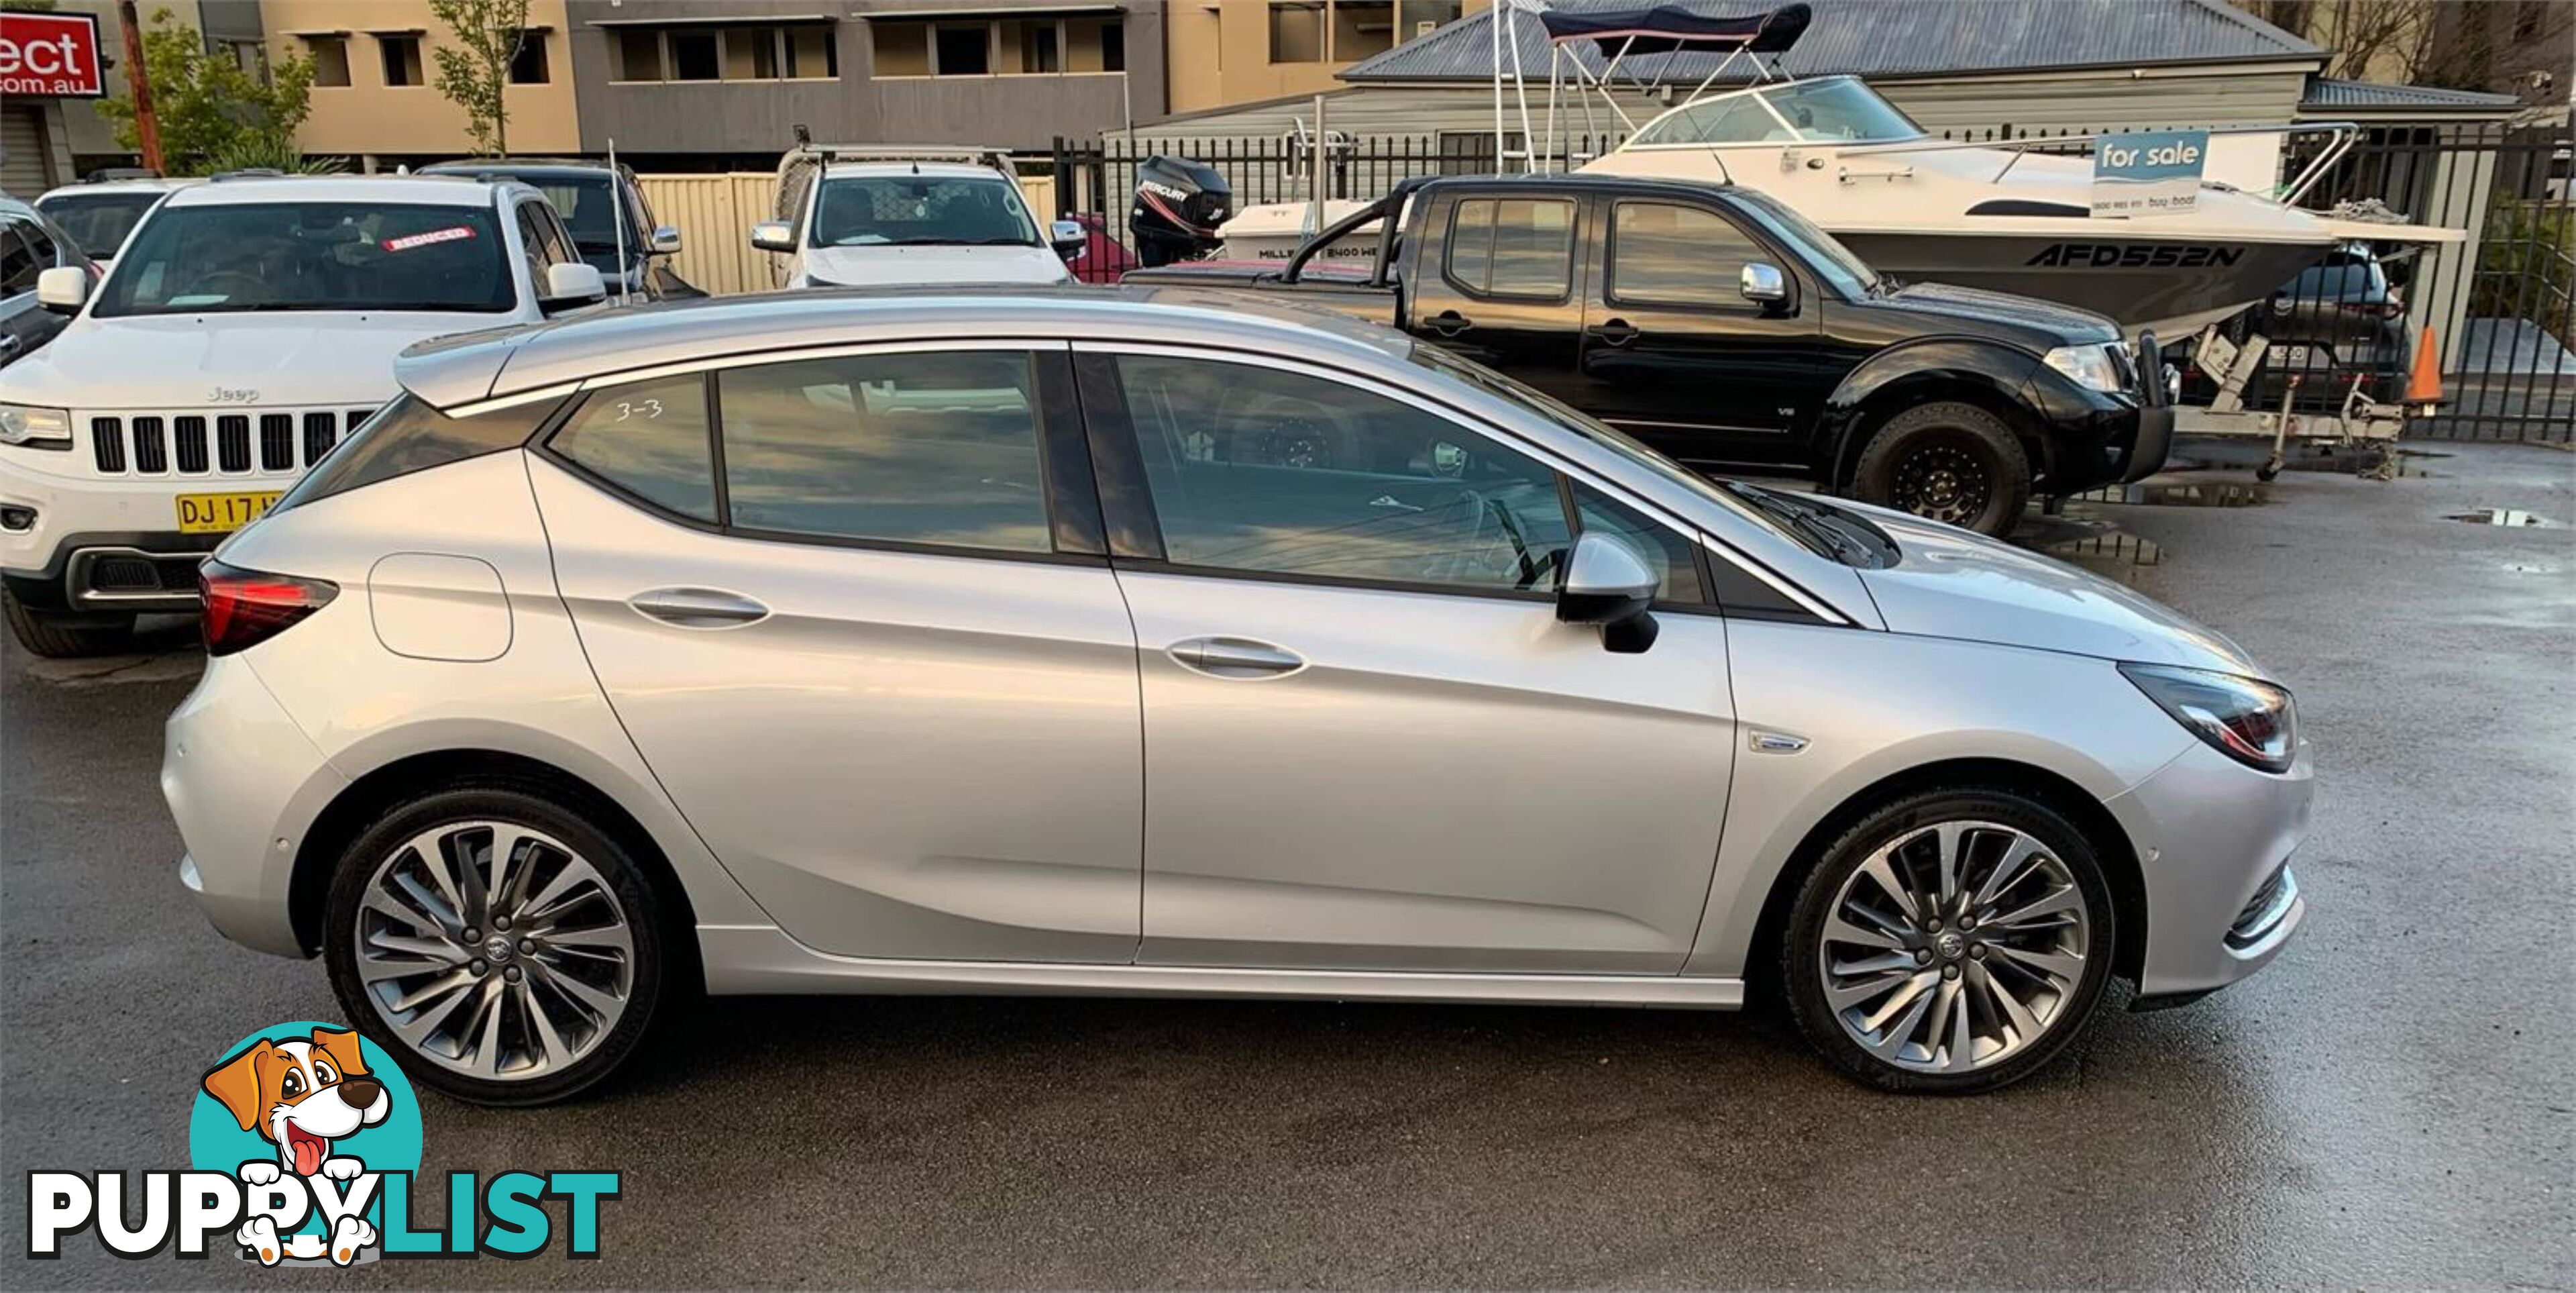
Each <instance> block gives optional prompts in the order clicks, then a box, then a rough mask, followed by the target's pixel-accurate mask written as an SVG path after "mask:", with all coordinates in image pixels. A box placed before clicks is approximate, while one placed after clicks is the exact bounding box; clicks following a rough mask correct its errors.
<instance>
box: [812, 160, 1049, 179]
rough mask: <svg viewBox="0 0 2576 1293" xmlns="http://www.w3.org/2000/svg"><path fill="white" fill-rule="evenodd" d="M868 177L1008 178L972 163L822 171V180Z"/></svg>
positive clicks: (850, 165) (848, 165) (846, 166)
mask: <svg viewBox="0 0 2576 1293" xmlns="http://www.w3.org/2000/svg"><path fill="white" fill-rule="evenodd" d="M865 175H922V176H929V177H932V178H937V179H985V180H998V179H1004V178H1007V177H1006V176H1004V175H1003V174H1002V172H1001V171H1000V170H999V169H998V168H995V167H991V166H977V165H975V164H973V163H971V162H912V161H893V160H889V161H870V162H833V163H831V164H829V165H827V166H825V167H824V168H823V178H824V179H827V180H834V179H841V178H844V177H851V178H855V177H858V176H865Z"/></svg>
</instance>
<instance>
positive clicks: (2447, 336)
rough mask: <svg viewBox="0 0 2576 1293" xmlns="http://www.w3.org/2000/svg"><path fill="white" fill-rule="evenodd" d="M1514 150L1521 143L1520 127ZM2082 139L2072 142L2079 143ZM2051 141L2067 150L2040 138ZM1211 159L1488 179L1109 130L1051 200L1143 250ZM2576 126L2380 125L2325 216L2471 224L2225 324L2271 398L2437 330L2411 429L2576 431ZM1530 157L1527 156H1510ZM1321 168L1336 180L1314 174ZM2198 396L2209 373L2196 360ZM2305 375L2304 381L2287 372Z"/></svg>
mask: <svg viewBox="0 0 2576 1293" xmlns="http://www.w3.org/2000/svg"><path fill="white" fill-rule="evenodd" d="M2084 133H2092V132H2089V131H2085V130H2080V129H2067V130H2058V131H2015V130H2014V129H2013V128H2011V127H2009V126H2006V127H2001V128H1999V129H1996V130H1988V131H1980V132H1974V133H1961V134H1955V135H1950V136H1948V137H1951V138H1958V139H1961V140H1962V141H1963V142H1988V141H1993V140H2002V139H2015V140H2019V139H2030V138H2048V137H2051V136H2053V135H2071V134H2084ZM1617 142H1618V140H1617V139H1616V137H1601V138H1581V139H1575V140H1570V141H1562V142H1561V143H1560V145H1559V147H1558V149H1557V151H1556V152H1555V154H1554V155H1552V156H1550V157H1547V158H1544V159H1542V160H1543V162H1544V163H1545V164H1547V165H1549V166H1552V167H1553V168H1555V169H1560V170H1563V169H1571V168H1572V167H1574V166H1579V165H1581V164H1582V163H1583V162H1585V161H1588V160H1590V159H1591V158H1592V157H1595V156H1598V155H1599V154H1600V153H1601V152H1604V151H1607V150H1608V149H1609V148H1611V147H1615V146H1616V144H1617ZM2321 143H2322V141H2321V140H2319V139H2317V138H2315V137H2312V136H2294V137H2292V138H2290V139H2289V140H2288V141H2286V142H2285V143H2284V146H2283V149H2282V152H2283V157H2282V174H2283V175H2290V174H2296V173H2297V172H2298V171H2299V169H2300V168H2301V167H2302V166H2304V165H2305V164H2306V162H2307V161H2308V160H2309V159H2310V158H2311V157H2313V156H2314V153H2313V151H2312V150H2313V149H2315V148H2316V147H2319V146H2320V145H2321ZM1505 147H1506V148H1507V149H1511V150H1518V149H1519V148H1520V147H1521V142H1520V140H1519V139H1518V138H1516V137H1514V138H1507V139H1506V141H1505ZM2084 147H2085V146H2084V145H2083V144H2081V143H2076V144H2072V145H2070V146H2069V148H2068V149H2067V150H2066V151H2080V150H2082V149H2083V148H2084ZM2046 151H2057V150H2046ZM1156 152H1159V153H1163V154H1166V155H1170V156H1175V157H1187V158H1190V159H1192V160H1194V161H1199V162H1204V163H1207V164H1208V165H1210V166H1213V167H1214V168H1215V169H1216V171H1217V173H1218V174H1220V175H1223V176H1224V177H1225V179H1226V182H1227V184H1228V185H1229V186H1230V187H1231V188H1232V189H1233V190H1234V198H1235V205H1236V206H1237V208H1238V209H1240V208H1242V207H1246V206H1252V205H1257V204H1262V203H1270V202H1298V201H1306V200H1309V199H1311V198H1313V197H1315V196H1317V195H1318V191H1319V189H1320V195H1321V196H1323V197H1325V198H1327V199H1342V200H1355V201H1368V200H1371V199H1374V198H1376V197H1379V196H1381V195H1383V194H1384V193H1386V191H1387V190H1388V189H1390V188H1392V187H1393V186H1394V184H1395V183H1396V182H1397V181H1398V180H1401V179H1405V178H1407V177H1410V176H1415V175H1440V174H1448V175H1473V174H1485V173H1490V172H1492V171H1494V170H1496V169H1498V167H1497V166H1496V164H1495V152H1494V141H1493V137H1492V136H1491V135H1489V134H1475V135H1461V134H1456V133H1441V134H1424V135H1386V136H1369V137H1364V138H1359V139H1349V140H1337V141H1336V142H1335V144H1334V145H1333V146H1331V147H1328V148H1326V149H1323V150H1321V152H1322V158H1321V161H1320V162H1318V161H1316V160H1315V153H1316V150H1313V149H1310V148H1309V147H1307V146H1305V145H1303V144H1301V143H1299V142H1298V141H1296V140H1294V139H1287V138H1273V139H1245V138H1211V139H1196V140H1163V141H1159V142H1156V143H1153V144H1151V146H1149V147H1133V148H1131V146H1130V145H1129V144H1128V142H1127V141H1126V140H1124V139H1122V138H1119V137H1116V136H1111V137H1108V138H1105V139H1101V140H1097V141H1076V140H1064V139H1059V140H1057V141H1056V142H1055V149H1054V180H1055V188H1054V192H1055V195H1056V197H1057V199H1058V201H1059V203H1060V209H1061V214H1064V215H1068V216H1074V217H1077V218H1085V219H1088V220H1092V221H1096V223H1097V226H1098V228H1099V229H1100V230H1101V231H1102V232H1104V233H1105V234H1106V235H1107V236H1109V237H1111V238H1114V239H1116V240H1117V241H1119V242H1120V243H1122V244H1125V245H1127V246H1133V245H1134V239H1133V237H1132V236H1131V233H1130V230H1129V228H1128V217H1129V212H1130V210H1131V207H1132V195H1133V192H1134V189H1135V182H1136V164H1137V162H1138V161H1140V160H1142V158H1143V157H1145V156H1148V155H1151V154H1152V153H1156ZM2568 153H2569V131H2568V128H2567V125H2566V123H2565V121H2564V120H2563V119H2562V120H2561V121H2560V122H2558V123H2556V124H2554V125H2552V126H2550V127H2548V128H2544V129H2530V128H2524V129H2509V128H2507V127H2505V126H2502V125H2478V126H2439V127H2435V126H2424V127H2385V128H2372V129H2369V130H2367V131H2365V132H2364V135H2363V137H2362V138H2361V139H2359V140H2358V141H2357V142H2355V143H2354V144H2353V145H2352V147H2351V148H2350V149H2349V150H2348V151H2347V152H2346V153H2345V154H2344V155H2343V156H2342V158H2341V159H2340V160H2339V161H2337V162H2335V163H2334V165H2333V166H2332V167H2331V168H2330V169H2329V170H2328V171H2327V172H2326V173H2325V175H2324V176H2323V178H2322V179H2321V180H2320V181H2319V182H2318V183H2317V184H2316V185H2315V187H2314V188H2313V189H2312V190H2311V191H2310V192H2309V193H2308V194H2307V196H2306V197H2305V198H2304V199H2303V203H2304V205H2306V206H2309V207H2311V208H2314V209H2317V210H2319V211H2330V210H2334V209H2336V208H2337V207H2338V206H2342V207H2343V208H2344V210H2346V211H2347V212H2350V211H2352V210H2354V209H2356V205H2357V204H2360V205H2363V208H2364V209H2368V208H2367V207H2366V204H2370V203H2376V204H2377V207H2378V208H2384V209H2385V210H2386V211H2387V212H2389V213H2391V214H2392V215H2393V216H2396V217H2402V218H2403V219H2405V220H2407V221H2409V222H2413V223H2420V224H2428V225H2436V226H2440V227H2443V228H2448V229H2455V230H2459V231H2461V234H2462V237H2461V240H2460V241H2459V242H2456V243H2450V244H2441V245H2435V246H2431V247H2420V248H2415V249H2412V250H2410V249H2408V248H2406V247H2402V246H2395V245H2390V244H2380V245H2379V246H2377V247H2376V248H2371V247H2350V248H2346V249H2339V250H2338V251H2336V252H2334V253H2333V254H2330V255H2329V256H2327V257H2326V258H2325V259H2324V260H2322V261H2321V262H2320V263H2319V264H2318V266H2317V267H2315V268H2314V269H2311V270H2309V271H2308V272H2306V273H2303V274H2301V275H2300V276H2299V277H2298V278H2297V279H2295V280H2293V281H2292V282H2289V283H2285V284H2282V285H2281V288H2280V290H2279V291H2278V292H2277V293H2276V294H2275V295H2274V296H2273V297H2272V298H2271V299H2270V300H2268V301H2266V302H2264V303H2261V304H2258V305H2256V306H2254V307H2252V308H2251V309H2249V310H2248V311H2247V312H2246V314H2245V315H2243V316H2240V318H2238V319H2237V320H2232V321H2231V322H2230V324H2229V325H2228V326H2229V327H2230V329H2231V330H2232V331H2234V332H2236V333H2237V334H2239V335H2243V334H2246V333H2252V332H2261V333H2262V334H2263V335H2265V336H2266V337H2267V338H2268V339H2269V340H2270V341H2271V342H2272V343H2273V346H2274V350H2273V356H2272V358H2271V359H2269V360H2267V361H2266V364H2265V367H2264V370H2263V372H2262V373H2260V374H2258V376H2257V379H2256V381H2255V383H2254V385H2253V386H2252V387H2251V388H2250V389H2249V391H2248V401H2249V403H2252V404H2254V405H2256V406H2257V407H2265V408H2272V407H2278V406H2279V405H2280V404H2281V403H2282V402H2283V400H2284V399H2285V398H2286V399H2292V400H2293V401H2294V405H2295V407H2297V408H2299V409H2301V410H2305V411H2323V410H2325V409H2328V408H2330V407H2332V406H2336V405H2339V404H2340V403H2341V402H2342V401H2343V399H2344V397H2345V395H2346V393H2347V392H2348V391H2350V390H2351V388H2352V387H2353V385H2354V384H2355V383H2356V382H2358V383H2359V384H2360V385H2361V386H2362V388H2363V390H2364V392H2365V393H2366V394H2369V395H2371V396H2373V397H2374V398H2379V399H2386V400H2395V399H2398V398H2400V397H2402V396H2403V395H2404V393H2405V391H2406V388H2407V385H2408V380H2409V377H2410V375H2411V373H2412V370H2413V366H2414V355H2415V352H2416V350H2417V349H2418V347H2419V346H2420V345H2421V344H2422V338H2423V336H2424V330H2425V329H2426V328H2427V327H2429V328H2431V329H2432V330H2433V336H2434V338H2435V343H2434V344H2436V345H2437V346H2438V347H2439V358H2440V362H2439V365H2438V366H2439V369H2440V373H2441V377H2442V383H2443V392H2444V396H2445V401H2444V404H2443V405H2442V409H2441V412H2440V414H2439V415H2438V416H2436V417H2434V418H2432V419H2429V420H2427V421H2424V422H2422V423H2421V424H2419V425H2418V426H2417V427H2416V428H2415V429H2414V433H2415V434H2419V435H2427V436H2433V437H2439V438H2451V439H2526V440H2547V441H2556V442H2561V443H2569V442H2576V353H2571V352H2576V208H2572V207H2571V205H2570V199H2569V181H2568V170H2567V168H2568ZM1510 162H1511V167H1512V169H1518V168H1519V166H1520V165H1521V164H1522V162H1521V159H1520V158H1518V157H1512V158H1511V159H1510ZM1318 165H1320V167H1321V171H1322V174H1321V175H1320V176H1318V175H1317V174H1316V168H1317V166H1318ZM1123 269H1124V265H1123V264H1121V263H1119V262H1118V260H1117V259H1116V258H1114V257H1086V258H1085V262H1084V263H1078V264H1077V265H1076V272H1077V274H1078V275H1080V276H1081V277H1083V278H1084V279H1086V280H1087V281H1093V282H1102V281H1109V280H1112V279H1114V278H1116V277H1117V275H1118V274H1119V273H1120V272H1122V271H1123ZM2184 367H2185V369H2186V373H2185V376H2186V388H2187V389H2186V399H2187V400H2188V399H2190V398H2192V395H2193V393H2194V392H2195V391H2198V392H2199V393H2202V394H2206V393H2207V378H2206V377H2205V376H2204V375H2202V374H2200V373H2198V372H2196V371H2191V370H2190V366H2189V364H2188V363H2187V362H2185V364H2184ZM2292 376H2296V377H2298V379H2299V381H2298V384H2297V385H2296V386H2295V387H2292V386H2291V384H2290V382H2289V378H2290V377H2292Z"/></svg>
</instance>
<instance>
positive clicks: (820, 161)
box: [751, 144, 1089, 288]
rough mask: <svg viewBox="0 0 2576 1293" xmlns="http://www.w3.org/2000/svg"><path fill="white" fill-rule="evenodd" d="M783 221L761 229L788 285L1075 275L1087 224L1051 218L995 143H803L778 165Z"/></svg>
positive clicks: (777, 276)
mask: <svg viewBox="0 0 2576 1293" xmlns="http://www.w3.org/2000/svg"><path fill="white" fill-rule="evenodd" d="M774 202H775V208H774V212H775V216H776V218H775V219H771V220H765V221H762V222H761V223H759V224H756V225H753V226H752V227H751V245H752V246H753V247H755V248H758V249H759V250H761V251H765V252H768V253H770V255H769V264H770V278H771V281H772V282H773V283H775V284H776V285H777V286H779V287H788V288H799V287H880V286H887V285H896V284H902V285H925V284H950V283H954V284H968V283H1009V284H1019V285H1027V284H1042V283H1070V282H1072V281H1073V271H1072V270H1070V269H1068V268H1066V266H1065V256H1066V254H1067V253H1068V252H1070V251H1073V250H1074V249H1077V248H1080V247H1082V246H1083V245H1084V244H1085V243H1086V242H1088V241H1089V238H1088V236H1087V235H1086V234H1085V233H1084V232H1083V229H1082V226H1080V225H1078V224H1075V223H1073V222H1072V221H1070V220H1058V221H1055V222H1053V223H1052V224H1051V225H1049V226H1041V225H1040V224H1039V222H1038V219H1037V217H1036V216H1034V215H1032V214H1030V212H1029V207H1028V202H1027V200H1026V199H1024V198H1023V197H1021V195H1020V182H1019V179H1018V177H1017V173H1016V172H1015V171H1014V170H1013V168H1012V165H1011V159H1010V156H1009V155H1008V154H1006V153H1003V152H1001V151H999V150H997V149H990V148H914V147H852V146H844V145H821V144H803V145H799V146H798V147H796V148H795V149H793V150H791V151H789V152H788V153H787V155H786V156H784V157H781V158H780V159H779V162H778V187H777V190H776V196H775V199H774Z"/></svg>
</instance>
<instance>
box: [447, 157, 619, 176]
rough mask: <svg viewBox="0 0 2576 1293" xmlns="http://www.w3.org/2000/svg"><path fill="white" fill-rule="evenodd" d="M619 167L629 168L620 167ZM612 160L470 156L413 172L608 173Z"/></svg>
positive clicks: (459, 173) (585, 174)
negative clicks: (608, 161) (607, 161)
mask: <svg viewBox="0 0 2576 1293" xmlns="http://www.w3.org/2000/svg"><path fill="white" fill-rule="evenodd" d="M617 169H619V170H621V171H623V170H625V169H626V167H624V166H620V167H618V168H617ZM607 173H608V163H606V162H595V161H589V160H586V159H583V158H579V157H470V158H466V159H464V160H462V161H453V162H432V163H430V164H429V165H427V166H423V167H421V168H419V169H417V170H415V171H413V172H412V174H414V175H469V176H470V175H501V176H527V175H582V176H589V175H605V174H607Z"/></svg>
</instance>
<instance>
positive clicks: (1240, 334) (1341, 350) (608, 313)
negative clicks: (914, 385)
mask: <svg viewBox="0 0 2576 1293" xmlns="http://www.w3.org/2000/svg"><path fill="white" fill-rule="evenodd" d="M1015 338H1024V339H1028V340H1031V341H1065V340H1076V339H1088V340H1105V339H1116V340H1121V341H1139V342H1159V343H1164V344H1173V345H1189V346H1192V347H1197V348H1215V349H1239V350H1243V351H1246V352H1249V353H1254V354H1263V355H1289V356H1298V355H1302V356H1305V357H1307V358H1312V359H1319V360H1329V359H1331V358H1334V357H1337V356H1338V357H1341V358H1344V359H1365V360H1370V361H1376V362H1384V361H1386V360H1389V359H1395V360H1401V359H1402V358H1404V356H1406V355H1407V354H1409V353H1410V352H1411V351H1412V348H1413V340H1412V338H1410V337H1407V336H1405V335H1404V334H1403V333H1400V332H1396V331H1394V330H1392V329H1388V328H1382V327H1379V326H1377V325H1374V324H1369V323H1363V322H1361V321H1359V320H1358V319H1354V318H1352V317H1350V316H1349V315H1346V314H1342V313H1340V312H1338V311H1335V310H1329V309H1325V308H1322V307H1320V306H1313V305H1307V304H1304V303H1301V302H1297V301H1293V300H1264V299H1259V298H1253V297H1247V296H1246V295H1244V294H1242V293H1237V292H1228V291H1222V290H1213V289H1209V288H1203V287H1194V286H1181V285H1173V286H1165V285H1155V286H1150V287H1084V286H1078V285H1068V286H1064V287H989V288H974V287H969V288H958V287H948V286H942V287H938V288H925V287H911V288H841V289H832V290H826V291H813V290H806V291H795V292H771V293H765V294H761V295H756V296H728V297H708V298H703V299H699V300H691V301H665V302H658V303H655V304H651V305H643V306H629V307H625V308H621V309H612V310H597V311H587V312H584V313H582V314H580V315H578V316H568V317H565V318H562V319H557V320H550V321H547V322H543V323H537V324H531V325H526V326H521V327H515V328H504V329H489V330H485V331H482V332H475V333H466V334H462V335H459V336H451V337H442V338H439V339H437V340H434V341H425V342H422V343H420V344H418V345H415V346H413V347H411V348H410V349H408V350H405V351H404V352H403V354H402V357H401V358H400V359H398V360H396V361H395V364H394V377H395V380H397V381H399V382H400V383H401V384H402V386H403V388H404V389H405V390H408V391H410V392H411V393H412V394H414V395H416V396H418V397H419V398H421V399H422V400H425V401H427V402H428V403H429V404H431V405H433V406H435V407H438V408H442V409H446V408H454V407H457V406H459V405H465V404H472V403H475V402H477V401H481V400H486V399H502V398H507V397H509V396H513V395H524V394H528V393H530V392H534V391H541V390H547V389H551V388H559V387H564V386H566V385H568V384H569V383H573V382H580V381H585V380H588V379H591V378H598V377H607V376H612V375H617V374H641V373H643V372H645V371H646V370H651V369H657V368H668V367H671V366H673V365H690V364H698V363H703V362H705V361H708V360H711V359H719V358H733V357H737V356H747V355H760V354H769V353H785V352H793V351H802V350H810V349H814V348H817V347H832V346H849V345H867V344H871V343H875V342H896V341H902V342H909V341H925V340H929V341H941V340H955V341H985V340H995V339H1015Z"/></svg>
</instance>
